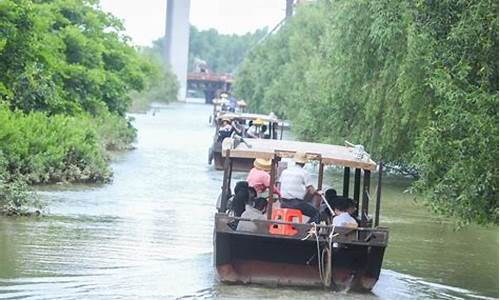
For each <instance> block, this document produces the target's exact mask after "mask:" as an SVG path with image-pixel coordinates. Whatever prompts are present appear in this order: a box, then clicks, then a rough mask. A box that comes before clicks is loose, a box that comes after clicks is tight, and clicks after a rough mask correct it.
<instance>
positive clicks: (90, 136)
mask: <svg viewBox="0 0 500 300" xmlns="http://www.w3.org/2000/svg"><path fill="white" fill-rule="evenodd" d="M0 133H1V134H0V140H1V141H2V143H1V144H0V214H3V215H28V214H30V211H35V212H36V211H39V210H40V209H41V208H42V204H41V202H40V201H38V197H37V196H36V195H35V194H34V193H33V192H30V189H31V188H30V186H33V185H39V184H51V183H70V182H72V183H77V182H78V183H97V182H109V181H110V180H111V176H112V171H111V169H110V168H109V151H116V150H122V149H128V148H130V147H131V143H132V142H133V141H134V139H135V137H136V130H135V129H134V128H133V127H132V126H131V125H130V123H129V121H128V120H126V119H125V118H123V117H120V116H117V115H112V114H110V113H107V114H105V113H103V114H100V115H98V116H91V115H87V114H81V115H77V116H64V115H56V116H48V115H46V114H44V113H40V112H31V113H28V114H24V113H21V112H12V111H10V110H9V109H8V108H7V107H5V106H1V105H0Z"/></svg>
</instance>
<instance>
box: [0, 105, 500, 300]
mask: <svg viewBox="0 0 500 300" xmlns="http://www.w3.org/2000/svg"><path fill="white" fill-rule="evenodd" d="M155 109H156V112H155V114H154V115H153V113H152V111H149V112H148V113H147V114H141V115H133V117H134V118H135V121H134V122H133V125H134V126H135V127H136V128H137V129H138V137H137V144H136V147H137V148H136V149H135V150H132V151H127V152H123V153H120V154H118V155H116V156H115V157H114V158H113V161H112V168H113V173H114V179H113V182H112V183H110V184H101V185H86V184H77V185H71V184H68V185H47V186H39V187H38V194H39V195H40V196H41V198H42V200H43V201H45V202H46V203H47V209H48V210H49V211H50V213H49V214H48V215H47V216H45V217H43V218H0V249H2V251H0V261H1V262H2V264H0V298H7V299H11V298H16V297H25V298H39V299H53V298H57V297H63V298H65V299H81V298H85V297H86V298H113V297H116V298H131V297H133V298H162V299H176V298H182V297H184V298H205V299H234V298H238V299H256V298H261V299H262V298H266V299H269V298H272V299H285V298H287V299H288V298H296V299H331V298H332V297H334V298H335V299H450V298H454V299H471V298H472V299H478V298H481V299H489V298H488V297H492V298H496V297H497V296H498V227H495V226H491V227H476V226H468V227H466V228H464V229H462V230H460V231H456V230H455V226H454V222H452V221H450V220H448V219H442V218H440V217H436V216H435V215H432V214H431V213H430V212H428V210H426V209H425V208H424V207H423V206H422V205H421V204H420V202H419V201H417V202H415V201H414V200H413V196H412V195H409V194H406V193H404V190H405V189H406V188H407V186H408V184H409V182H408V181H407V180H405V179H401V178H393V177H385V178H384V182H385V184H384V188H383V189H382V214H381V225H382V226H387V227H389V228H390V230H391V233H390V244H389V247H388V249H387V255H386V257H385V259H384V265H383V271H382V274H381V278H380V280H379V282H378V283H377V285H376V286H375V288H374V290H373V292H372V293H369V294H357V293H347V294H345V293H334V294H332V293H330V292H327V291H323V290H301V289H293V288H282V287H280V288H279V289H276V288H266V287H259V286H244V285H229V286H228V285H224V284H219V283H218V282H217V281H216V279H215V278H214V272H213V265H212V255H213V253H212V247H213V245H212V242H213V241H212V232H213V215H214V213H215V211H216V210H215V202H216V199H217V195H218V194H219V191H220V186H221V181H222V173H221V172H218V171H214V170H213V169H212V167H211V166H209V165H207V162H206V153H207V150H208V147H209V146H210V143H211V140H212V135H213V128H212V127H210V126H208V124H207V116H208V115H209V114H210V112H211V107H210V106H209V105H201V104H183V103H173V104H171V105H166V106H163V105H162V106H155ZM242 176H243V174H242ZM328 176H333V177H328ZM328 176H327V177H325V184H328V185H334V186H335V185H336V182H337V181H338V182H339V183H340V179H341V175H339V176H337V175H334V174H329V175H328ZM334 177H335V178H334ZM337 177H338V178H337ZM144 278H148V280H144ZM179 278H182V280H179Z"/></svg>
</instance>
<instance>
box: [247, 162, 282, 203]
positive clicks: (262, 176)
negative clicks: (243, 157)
mask: <svg viewBox="0 0 500 300" xmlns="http://www.w3.org/2000/svg"><path fill="white" fill-rule="evenodd" d="M253 166H254V167H253V168H252V169H251V170H250V173H248V176H247V182H248V186H250V187H253V188H254V189H255V191H256V192H257V195H259V194H261V193H262V192H264V191H266V190H267V188H268V187H269V185H270V183H271V175H269V172H270V171H271V160H270V159H263V158H256V159H255V160H254V162H253ZM273 193H274V194H277V195H278V196H279V191H278V189H276V187H274V188H273Z"/></svg>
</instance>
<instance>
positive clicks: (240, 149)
mask: <svg viewBox="0 0 500 300" xmlns="http://www.w3.org/2000/svg"><path fill="white" fill-rule="evenodd" d="M227 150H229V157H239V158H265V159H272V158H273V157H274V156H275V155H277V156H279V157H283V158H285V157H293V155H294V154H295V152H304V153H306V154H307V156H308V158H309V159H310V160H317V161H321V163H323V164H325V165H336V166H343V167H351V168H359V169H364V170H369V171H373V170H375V169H376V168H377V164H376V163H375V162H374V161H373V160H371V159H370V155H369V154H368V153H366V152H365V151H364V150H360V149H359V148H356V147H346V146H339V145H329V144H319V143H307V142H298V141H287V140H270V139H245V140H244V142H241V141H238V139H231V138H226V139H225V140H224V142H223V143H222V155H223V156H225V155H226V151H227Z"/></svg>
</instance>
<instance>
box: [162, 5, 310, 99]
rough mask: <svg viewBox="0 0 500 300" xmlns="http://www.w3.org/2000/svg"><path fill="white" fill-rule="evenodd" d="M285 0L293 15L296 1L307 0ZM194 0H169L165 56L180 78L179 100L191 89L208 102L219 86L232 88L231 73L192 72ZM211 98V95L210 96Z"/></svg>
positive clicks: (287, 8)
mask: <svg viewBox="0 0 500 300" xmlns="http://www.w3.org/2000/svg"><path fill="white" fill-rule="evenodd" d="M284 1H286V12H285V16H286V17H290V16H291V15H292V14H293V6H294V4H298V3H300V2H303V1H304V0H284ZM190 6H191V0H167V11H166V21H165V42H166V45H165V46H166V47H165V49H166V53H165V56H166V59H167V61H168V62H169V63H170V66H171V67H172V71H173V72H174V74H175V75H176V76H177V79H178V80H179V84H180V87H179V93H178V95H177V99H178V100H180V101H185V99H186V92H187V89H188V88H195V89H203V91H204V93H205V101H206V102H207V103H210V102H211V100H212V98H213V96H214V94H215V92H216V91H217V90H218V89H226V90H227V89H229V88H230V87H231V84H232V81H233V79H232V77H231V75H228V74H210V73H203V72H196V73H189V74H188V72H187V69H188V53H189V9H190ZM210 97H211V98H210Z"/></svg>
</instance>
